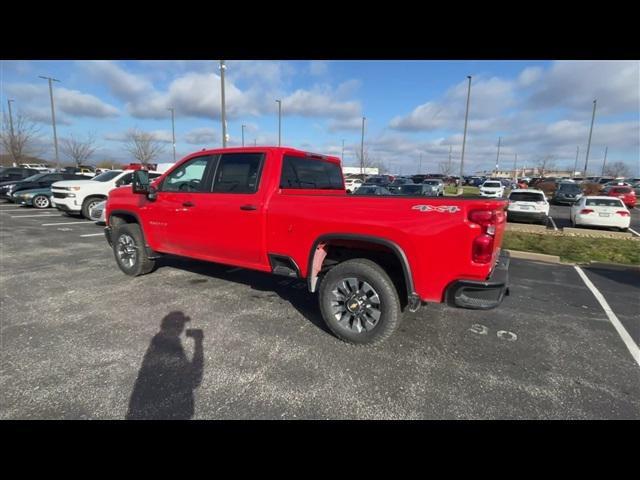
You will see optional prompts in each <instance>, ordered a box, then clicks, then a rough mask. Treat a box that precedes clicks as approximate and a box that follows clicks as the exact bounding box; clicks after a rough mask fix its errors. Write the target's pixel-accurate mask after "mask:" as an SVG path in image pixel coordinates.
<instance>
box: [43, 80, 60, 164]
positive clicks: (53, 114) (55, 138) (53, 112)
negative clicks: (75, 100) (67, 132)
mask: <svg viewBox="0 0 640 480" xmlns="http://www.w3.org/2000/svg"><path fill="white" fill-rule="evenodd" d="M39 78H42V79H44V80H48V81H49V97H50V99H51V123H52V124H53V145H54V147H55V150H56V168H57V169H58V170H59V169H60V158H59V157H58V134H57V133H56V110H55V108H54V106H53V87H52V86H51V82H60V80H58V79H56V78H51V77H44V76H42V75H39Z"/></svg>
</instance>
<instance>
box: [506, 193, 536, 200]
mask: <svg viewBox="0 0 640 480" xmlns="http://www.w3.org/2000/svg"><path fill="white" fill-rule="evenodd" d="M509 200H511V201H512V202H544V196H543V195H542V194H541V193H533V192H513V193H512V194H511V195H509Z"/></svg>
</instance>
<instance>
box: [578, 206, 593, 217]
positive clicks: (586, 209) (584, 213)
mask: <svg viewBox="0 0 640 480" xmlns="http://www.w3.org/2000/svg"><path fill="white" fill-rule="evenodd" d="M587 213H593V210H591V209H590V208H583V209H582V210H580V215H586V214H587Z"/></svg>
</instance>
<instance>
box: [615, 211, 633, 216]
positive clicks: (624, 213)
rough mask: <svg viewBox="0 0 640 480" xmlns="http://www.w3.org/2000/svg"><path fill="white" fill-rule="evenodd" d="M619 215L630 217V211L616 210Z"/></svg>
mask: <svg viewBox="0 0 640 480" xmlns="http://www.w3.org/2000/svg"><path fill="white" fill-rule="evenodd" d="M616 213H617V214H618V215H622V216H623V217H628V216H630V214H629V212H627V211H626V210H618V211H617V212H616Z"/></svg>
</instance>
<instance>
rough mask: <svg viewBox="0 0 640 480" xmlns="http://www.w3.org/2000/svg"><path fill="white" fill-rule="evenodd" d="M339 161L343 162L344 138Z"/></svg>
mask: <svg viewBox="0 0 640 480" xmlns="http://www.w3.org/2000/svg"><path fill="white" fill-rule="evenodd" d="M340 161H341V162H342V163H343V164H344V138H343V139H342V155H340Z"/></svg>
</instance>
